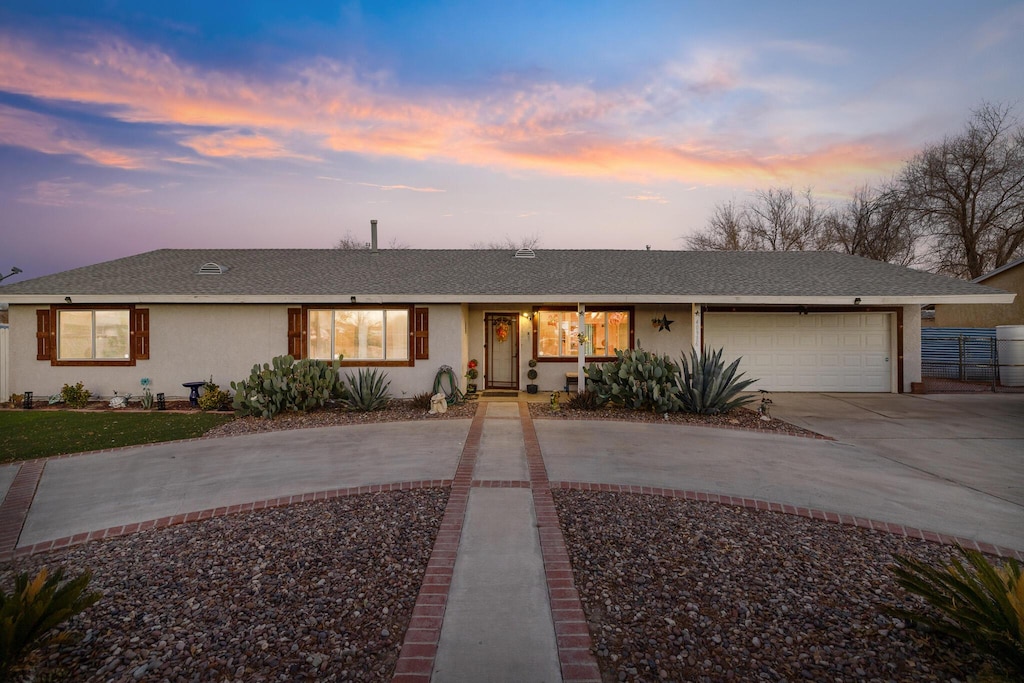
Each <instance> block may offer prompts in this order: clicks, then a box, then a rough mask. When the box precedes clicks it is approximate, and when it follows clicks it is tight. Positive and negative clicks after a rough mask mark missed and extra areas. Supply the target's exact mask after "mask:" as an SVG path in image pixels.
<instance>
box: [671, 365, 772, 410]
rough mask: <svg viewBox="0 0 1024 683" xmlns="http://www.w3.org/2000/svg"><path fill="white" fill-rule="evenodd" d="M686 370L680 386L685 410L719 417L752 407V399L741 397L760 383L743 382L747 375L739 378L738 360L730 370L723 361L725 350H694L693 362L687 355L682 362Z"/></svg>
mask: <svg viewBox="0 0 1024 683" xmlns="http://www.w3.org/2000/svg"><path fill="white" fill-rule="evenodd" d="M680 361H681V362H680V365H682V366H683V375H682V378H680V379H678V380H676V381H677V382H679V400H680V401H681V402H682V405H683V410H684V411H686V412H688V413H697V414H698V415H718V414H719V413H727V412H729V411H730V410H732V409H733V408H738V407H740V406H742V405H746V404H747V403H750V402H751V401H753V400H754V399H753V398H752V397H750V396H737V394H739V393H740V392H741V391H743V390H744V389H746V388H747V387H749V386H750V385H751V384H753V383H754V382H756V381H757V380H756V379H742V377H743V375H744V374H745V373H742V372H741V373H740V374H738V375H737V374H736V370H737V369H738V368H739V366H740V359H739V358H737V359H736V360H734V361H733V362H732V363H730V364H729V367H725V363H724V362H723V361H722V349H718V350H717V351H711V352H708V351H707V350H706V349H701V352H700V355H699V356H698V355H697V351H696V349H690V359H689V362H687V359H686V354H683V356H682V358H681V359H680Z"/></svg>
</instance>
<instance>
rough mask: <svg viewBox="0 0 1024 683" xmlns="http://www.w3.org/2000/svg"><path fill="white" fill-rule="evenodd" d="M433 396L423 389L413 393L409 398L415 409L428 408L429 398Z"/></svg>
mask: <svg viewBox="0 0 1024 683" xmlns="http://www.w3.org/2000/svg"><path fill="white" fill-rule="evenodd" d="M432 396H433V394H431V393H430V392H429V391H424V392H421V393H419V394H413V397H412V398H411V399H410V402H411V403H412V407H413V408H415V409H416V410H430V399H431V397H432Z"/></svg>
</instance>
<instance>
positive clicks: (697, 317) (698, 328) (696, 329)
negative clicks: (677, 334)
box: [690, 303, 704, 353]
mask: <svg viewBox="0 0 1024 683" xmlns="http://www.w3.org/2000/svg"><path fill="white" fill-rule="evenodd" d="M690 308H691V309H692V311H693V315H692V316H691V320H692V321H693V333H692V334H691V335H690V336H691V338H692V343H693V348H695V349H697V353H700V347H701V346H703V345H704V339H703V335H702V334H701V333H702V332H703V331H704V326H703V321H702V320H701V312H700V304H697V303H694V304H690Z"/></svg>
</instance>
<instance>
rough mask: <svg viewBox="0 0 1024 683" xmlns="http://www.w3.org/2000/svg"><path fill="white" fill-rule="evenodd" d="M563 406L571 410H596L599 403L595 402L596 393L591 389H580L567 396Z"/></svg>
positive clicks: (599, 405)
mask: <svg viewBox="0 0 1024 683" xmlns="http://www.w3.org/2000/svg"><path fill="white" fill-rule="evenodd" d="M565 406H566V408H571V409H572V410H597V409H598V408H600V407H601V404H599V403H598V402H597V394H596V393H594V392H593V391H581V392H579V393H577V394H573V395H572V396H571V397H569V400H568V401H566V402H565Z"/></svg>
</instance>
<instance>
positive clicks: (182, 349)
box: [10, 304, 465, 398]
mask: <svg viewBox="0 0 1024 683" xmlns="http://www.w3.org/2000/svg"><path fill="white" fill-rule="evenodd" d="M140 306H141V305H140ZM146 307H147V308H149V312H150V313H149V315H150V360H140V361H138V362H137V363H136V365H135V366H133V367H82V366H71V367H63V366H61V367H54V366H51V365H50V363H49V362H48V361H37V360H36V358H35V354H36V338H35V335H36V321H35V311H36V309H37V308H39V307H37V306H11V323H12V324H11V373H10V384H11V389H10V390H11V391H12V392H17V393H23V392H25V391H32V392H34V393H35V395H36V396H40V397H41V396H47V395H50V394H55V393H58V392H59V391H60V389H61V387H62V386H63V385H64V384H74V383H75V382H78V381H81V382H82V383H83V384H84V385H85V387H86V388H87V389H88V390H89V391H91V392H92V394H93V395H94V396H101V397H108V396H112V395H113V393H114V390H117V391H118V393H121V394H125V393H131V394H135V395H138V394H140V393H141V390H142V388H141V386H140V385H139V380H140V379H142V378H143V377H148V378H149V379H150V380H151V381H152V391H153V393H157V392H163V393H165V394H166V395H167V398H175V397H184V396H187V395H188V389H186V388H185V387H182V386H181V384H182V382H191V381H201V380H206V379H209V378H210V377H211V376H212V377H213V381H214V382H216V383H217V384H219V385H220V386H221V388H222V389H229V388H230V383H231V381H232V380H240V379H243V378H245V377H248V376H249V372H250V370H251V369H252V366H253V365H254V364H256V363H261V364H262V363H266V362H269V361H270V359H271V358H273V357H274V356H280V355H283V354H285V353H287V351H288V346H287V334H288V330H287V322H288V321H287V309H288V306H287V305H262V304H246V305H232V304H221V305H201V304H161V305H150V306H146ZM429 308H430V359H429V360H419V361H417V362H416V365H415V366H413V367H397V368H392V367H389V368H386V371H387V373H388V377H389V378H390V379H391V392H392V394H393V395H394V396H395V397H397V398H402V397H411V396H412V395H413V394H416V393H420V392H425V391H430V390H431V389H432V387H433V382H434V376H435V375H436V373H437V369H438V368H439V367H440V366H441V365H445V364H447V365H451V366H452V367H454V368H458V367H461V366H463V365H464V364H465V362H464V360H463V351H462V350H463V342H462V334H463V330H464V328H465V325H464V314H463V309H464V307H463V306H461V305H459V304H451V305H438V306H429ZM353 370H354V369H352V368H347V369H345V370H343V372H351V371H353Z"/></svg>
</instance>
